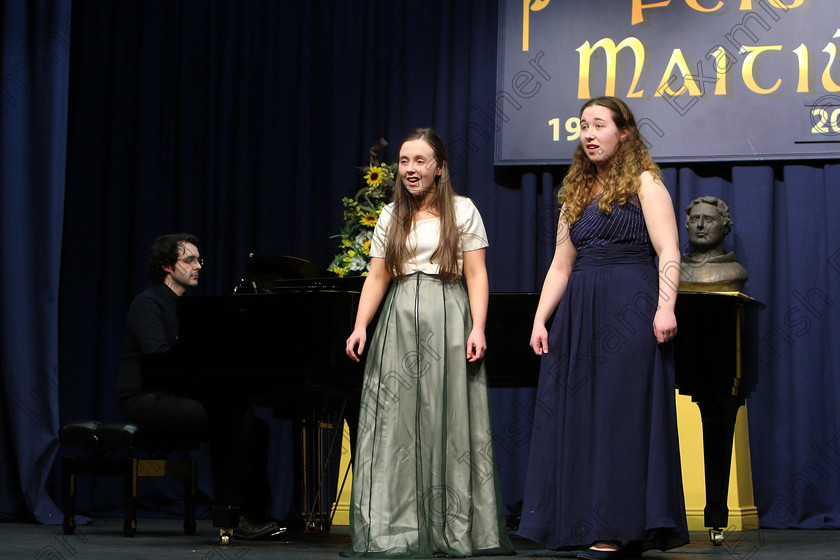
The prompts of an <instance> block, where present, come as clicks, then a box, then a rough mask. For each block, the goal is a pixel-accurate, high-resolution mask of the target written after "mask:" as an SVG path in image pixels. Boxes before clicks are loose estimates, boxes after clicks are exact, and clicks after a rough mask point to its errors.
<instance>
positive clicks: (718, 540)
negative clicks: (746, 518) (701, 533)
mask: <svg viewBox="0 0 840 560" xmlns="http://www.w3.org/2000/svg"><path fill="white" fill-rule="evenodd" d="M709 540H710V541H712V544H713V545H714V546H720V545H722V544H723V531H722V530H721V529H718V528H717V527H715V528H714V529H709Z"/></svg>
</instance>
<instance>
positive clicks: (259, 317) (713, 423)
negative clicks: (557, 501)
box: [143, 255, 763, 544]
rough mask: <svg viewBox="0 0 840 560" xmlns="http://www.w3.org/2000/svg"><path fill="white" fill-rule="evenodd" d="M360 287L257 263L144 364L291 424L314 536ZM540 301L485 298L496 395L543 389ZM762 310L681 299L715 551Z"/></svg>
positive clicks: (683, 344)
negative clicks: (537, 328) (233, 395)
mask: <svg viewBox="0 0 840 560" xmlns="http://www.w3.org/2000/svg"><path fill="white" fill-rule="evenodd" d="M363 280H364V279H363V278H339V277H336V276H331V275H329V274H328V273H326V271H324V270H322V269H321V268H320V267H317V266H316V265H313V264H312V263H310V262H308V261H304V260H301V259H296V258H293V257H268V256H258V255H252V256H251V258H250V259H249V261H248V264H247V266H246V270H245V274H244V276H243V279H242V281H241V282H240V283H239V285H238V286H237V287H236V290H235V293H234V294H232V295H220V296H204V297H195V296H189V297H184V298H180V299H179V301H178V317H179V337H178V342H177V344H176V345H175V347H174V348H172V349H171V350H170V351H169V352H167V353H164V354H159V355H151V356H146V357H145V358H144V362H143V371H144V383H145V384H146V386H147V387H148V388H160V389H167V390H173V391H176V392H181V393H185V394H192V395H194V394H197V393H200V392H201V391H206V390H213V391H237V392H239V393H245V394H246V395H247V396H248V397H249V398H250V399H251V400H252V401H253V402H255V403H257V404H263V405H268V406H273V407H275V409H276V410H277V411H278V413H279V414H280V415H282V416H285V417H288V418H292V419H293V420H294V421H295V422H296V424H297V427H298V428H299V433H300V438H299V440H298V442H297V444H296V446H295V449H294V454H295V456H296V460H295V464H296V467H297V472H296V473H295V481H296V489H295V502H296V504H298V506H299V512H300V515H301V516H302V518H303V519H304V522H305V528H306V529H307V530H316V531H318V530H328V529H329V524H330V520H331V516H330V509H331V505H332V500H333V497H334V496H332V495H330V494H329V492H327V491H326V489H325V487H324V481H325V480H326V479H327V478H328V476H327V470H328V467H326V466H325V465H328V464H329V463H330V456H331V455H332V453H333V452H334V451H335V450H336V448H337V447H336V446H337V444H336V441H335V437H340V435H339V434H340V433H341V430H336V429H333V428H334V427H336V424H337V423H338V422H340V420H341V419H342V418H349V419H351V420H352V417H353V414H354V413H355V412H356V411H357V410H358V402H359V394H360V392H361V387H362V373H363V367H364V366H363V363H355V362H353V361H351V360H350V359H349V358H347V356H346V355H345V353H344V341H345V340H346V338H347V336H348V335H349V333H350V332H351V330H352V327H353V324H354V322H355V314H356V308H357V307H358V299H359V294H360V292H361V287H362V283H363ZM538 300H539V294H538V293H491V294H490V302H489V308H488V317H487V328H486V332H485V334H486V337H487V346H488V353H487V362H486V364H487V378H488V384H489V385H490V387H536V385H537V380H538V378H539V364H540V362H539V357H537V356H536V355H535V354H534V353H533V351H532V350H531V348H530V347H529V346H528V340H529V339H530V335H531V325H532V322H533V317H534V312H535V311H536V308H537V303H538ZM761 307H763V306H762V305H761V304H760V303H758V302H755V301H754V300H751V299H750V298H747V297H746V296H742V295H732V294H713V293H711V294H710V293H698V292H680V294H679V297H678V298H677V307H676V313H677V321H678V324H679V325H680V326H679V328H680V334H679V336H678V337H676V338H675V358H676V369H677V371H676V374H677V388H678V389H679V391H680V393H682V394H686V395H691V397H692V400H694V401H695V402H697V404H698V406H699V407H700V411H701V418H702V421H703V441H704V459H705V472H706V502H707V505H706V510H705V524H706V526H708V527H710V528H712V529H711V535H712V540H713V542H715V544H720V536H721V529H720V528H721V527H726V526H727V515H728V510H727V508H726V496H727V491H728V486H729V469H730V461H731V451H732V439H733V430H734V423H735V415H736V414H737V410H738V408H739V407H740V406H741V405H743V404H744V402H745V399H746V398H747V397H748V396H749V394H750V392H751V391H752V389H753V387H754V386H755V383H756V380H757V371H756V367H757V361H758V360H757V351H758V328H757V326H758V325H757V312H758V310H759V309H760V308H761ZM288 317H294V318H295V320H294V321H287V320H284V318H288ZM339 425H340V424H339ZM325 434H332V439H329V440H327V439H325V437H326V436H325ZM338 445H339V446H340V442H338Z"/></svg>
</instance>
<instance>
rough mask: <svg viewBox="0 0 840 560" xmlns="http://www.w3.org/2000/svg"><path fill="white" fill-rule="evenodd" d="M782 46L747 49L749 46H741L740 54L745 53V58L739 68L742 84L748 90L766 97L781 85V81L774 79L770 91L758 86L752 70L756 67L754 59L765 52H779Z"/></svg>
mask: <svg viewBox="0 0 840 560" xmlns="http://www.w3.org/2000/svg"><path fill="white" fill-rule="evenodd" d="M781 50H782V45H771V46H766V47H749V46H746V45H744V46H742V47H741V52H742V53H746V55H747V56H746V58H744V65H743V66H742V67H741V77H743V78H744V84H745V85H746V86H747V87H748V88H750V89H751V90H752V91H754V92H756V93H759V94H762V95H766V94H769V93H773V92H774V91H776V90H777V89H779V86H780V85H781V83H782V79H781V78H778V79H776V83H775V84H774V85H773V87H771V88H770V89H765V88H763V87H761V86H760V85H758V82H757V81H756V79H755V70H754V69H753V68H754V66H755V65H756V59H757V58H758V55H760V54H763V53H765V52H767V51H781Z"/></svg>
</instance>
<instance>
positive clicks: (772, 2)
mask: <svg viewBox="0 0 840 560" xmlns="http://www.w3.org/2000/svg"><path fill="white" fill-rule="evenodd" d="M684 1H685V4H686V6H688V7H689V8H691V9H692V10H694V11H695V12H701V13H704V14H709V13H713V12H717V11H719V10H720V9H721V8H723V7H724V6H725V4H726V2H724V0H718V2H717V4H715V5H714V6H713V7H711V8H708V7H705V6H703V5H702V4H701V1H703V0H684ZM526 3H527V0H526ZM753 3H754V2H753V0H741V6H740V8H739V10H740V11H742V12H751V11H753ZM762 3H763V4H765V5H769V6H771V7H774V8H778V9H780V10H783V11H785V12H786V11H788V10H792V9H793V8H798V7H799V6H802V5H803V4H804V3H805V0H791V2H785V1H784V0H757V1H756V2H755V5H756V6H758V5H760V4H762ZM670 4H671V0H661V1H659V2H652V3H650V4H645V3H644V0H633V5H632V7H631V10H630V25H638V24H640V23H643V22H644V21H645V16H644V13H643V10H647V9H649V8H665V7H667V6H669V5H670ZM762 8H764V6H762ZM765 9H766V8H765Z"/></svg>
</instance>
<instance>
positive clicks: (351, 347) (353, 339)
mask: <svg viewBox="0 0 840 560" xmlns="http://www.w3.org/2000/svg"><path fill="white" fill-rule="evenodd" d="M366 341H367V331H366V330H365V329H361V328H357V329H354V330H353V332H352V333H351V334H350V337H349V338H348V339H347V348H345V350H344V351H345V352H346V353H347V355H348V356H349V357H350V359H351V360H353V361H354V362H358V361H359V356H361V355H362V352H364V351H365V342H366ZM357 348H358V353H357Z"/></svg>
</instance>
